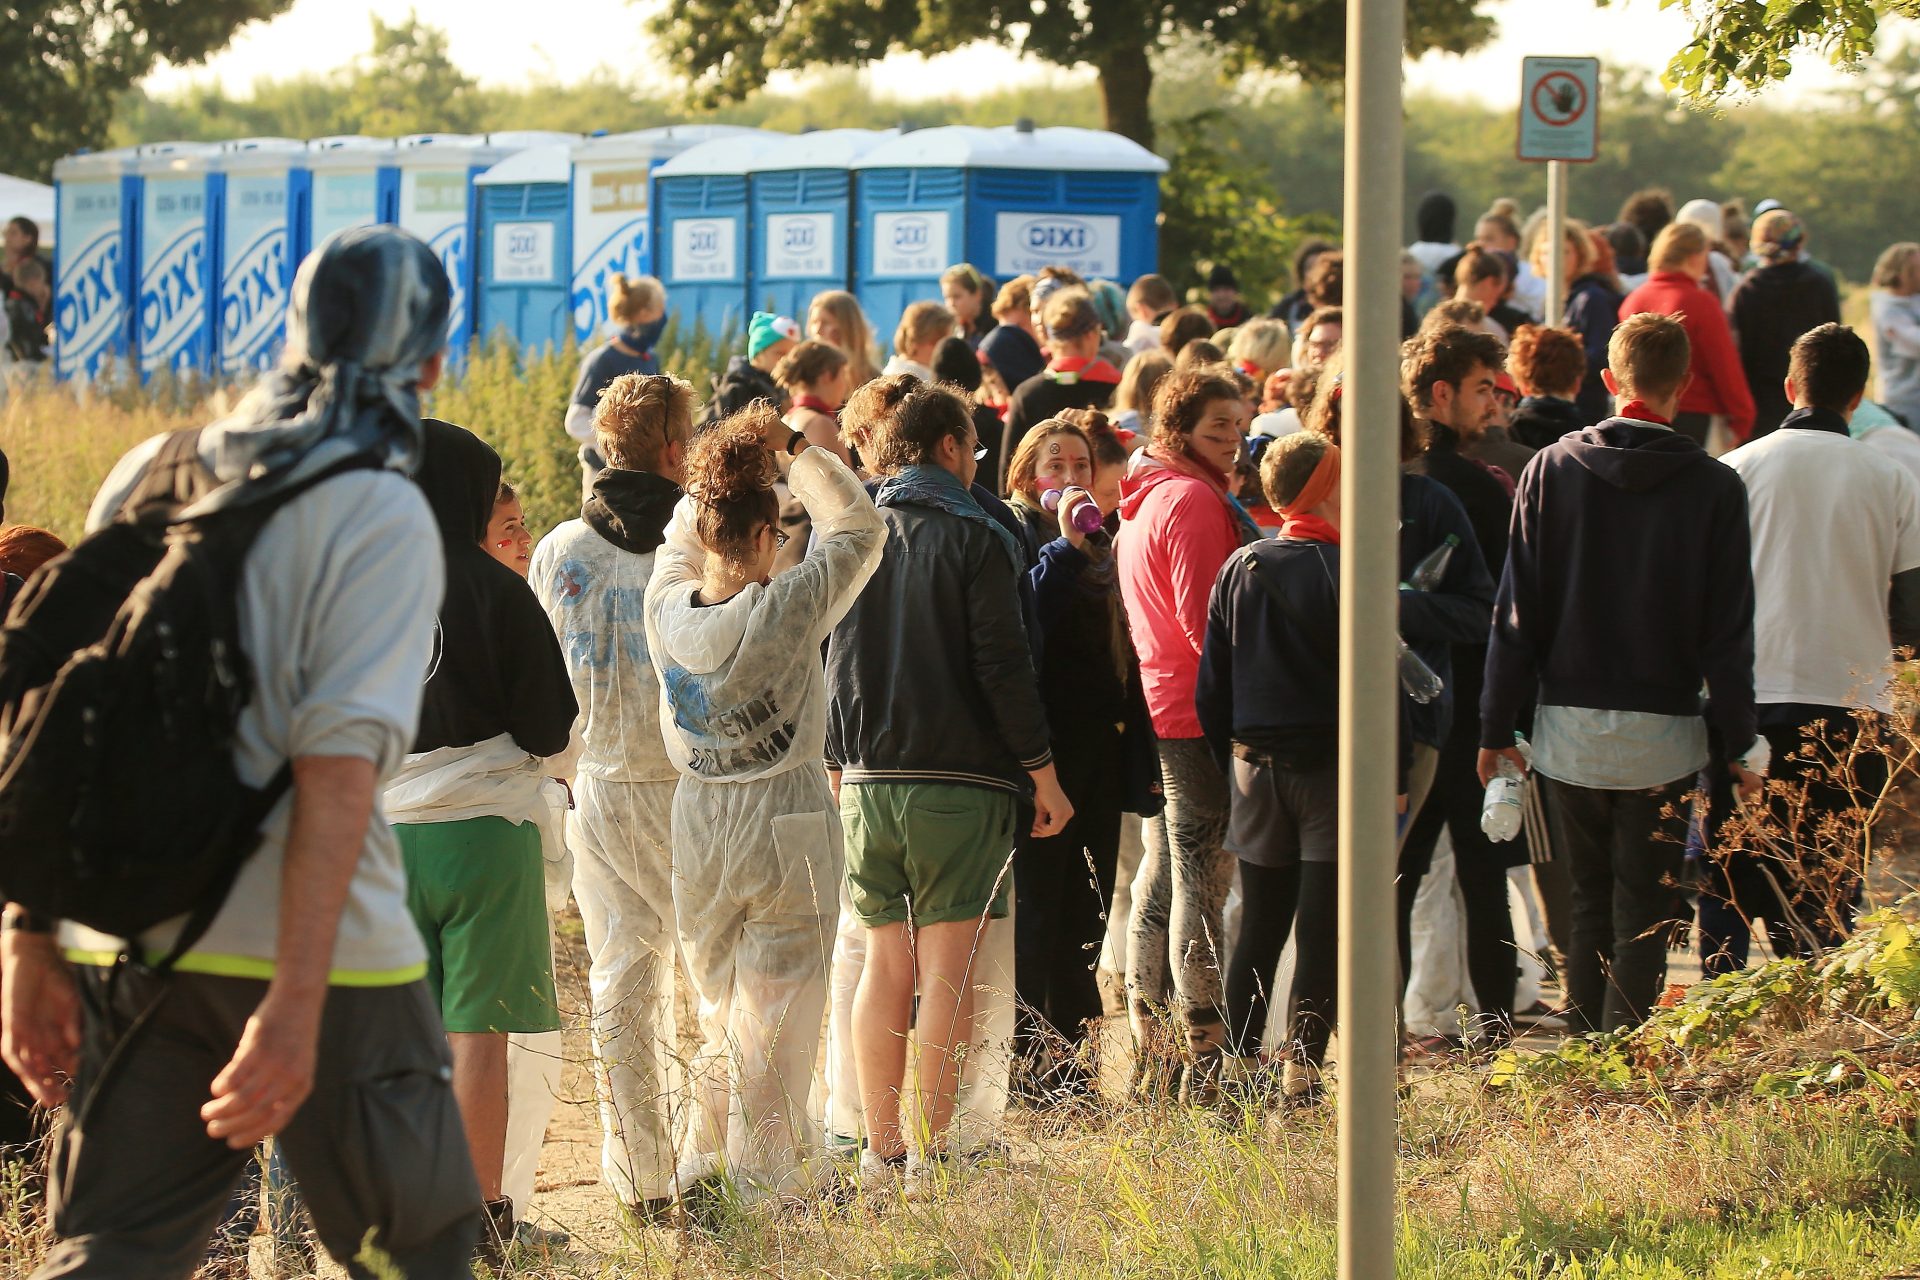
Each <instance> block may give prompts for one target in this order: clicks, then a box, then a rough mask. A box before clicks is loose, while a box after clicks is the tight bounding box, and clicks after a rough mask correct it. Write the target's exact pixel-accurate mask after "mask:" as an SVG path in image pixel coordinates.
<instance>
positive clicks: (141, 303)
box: [134, 142, 220, 380]
mask: <svg viewBox="0 0 1920 1280" xmlns="http://www.w3.org/2000/svg"><path fill="white" fill-rule="evenodd" d="M219 154H220V145H219V144H218V143H214V142H155V143H150V144H148V145H146V146H143V147H141V148H140V149H139V152H138V154H137V155H136V157H135V159H134V169H135V171H136V172H137V173H138V174H139V175H140V221H139V235H138V236H137V237H136V243H137V244H138V245H139V252H138V253H137V254H136V255H135V263H136V267H135V273H134V278H135V280H136V282H137V283H136V284H135V286H134V310H135V326H134V353H135V357H136V360H137V363H138V367H139V369H140V377H141V379H142V380H145V379H147V378H150V377H152V376H153V375H154V374H156V373H160V372H162V371H163V370H172V371H173V372H174V373H176V374H190V373H201V374H204V373H208V372H210V371H211V370H212V368H213V335H214V309H213V301H212V300H213V293H214V288H215V283H216V277H215V275H214V269H213V243H214V239H215V238H216V236H217V232H218V222H219V214H218V212H217V203H218V198H219V197H218V190H219V177H218V175H217V174H216V173H215V172H214V165H213V159H214V157H215V156H217V155H219ZM210 192H211V193H212V198H211V199H210V198H209V194H210Z"/></svg>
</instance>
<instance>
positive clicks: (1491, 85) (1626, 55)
mask: <svg viewBox="0 0 1920 1280" xmlns="http://www.w3.org/2000/svg"><path fill="white" fill-rule="evenodd" d="M962 2H964V0H962ZM410 10H411V11H414V12H417V13H418V14H419V15H420V17H421V19H422V20H423V21H425V22H428V23H430V24H432V25H434V26H437V27H440V28H442V29H443V30H445V31H446V32H447V33H448V37H449V39H450V41H451V44H452V51H453V57H454V59H455V61H457V62H458V63H459V64H460V66H461V67H463V68H464V69H465V70H466V71H467V73H468V74H470V75H472V76H475V77H476V78H477V79H479V80H481V81H483V82H486V83H491V84H512V83H514V82H516V81H518V80H520V79H522V78H523V77H525V76H527V75H528V74H529V73H536V72H544V73H547V74H549V75H552V76H556V77H560V78H568V77H573V76H579V75H584V74H586V73H588V72H590V71H592V70H593V69H594V68H595V67H598V66H601V65H609V66H611V67H613V68H615V69H616V70H619V71H621V72H623V73H625V74H627V75H629V76H639V75H644V74H648V73H652V74H664V72H663V70H662V69H661V66H660V64H659V63H658V62H657V61H656V60H655V59H654V57H653V54H652V52H651V49H650V46H649V42H648V40H647V38H646V35H645V34H644V32H643V31H642V30H641V20H642V18H643V16H644V14H645V13H646V10H647V6H646V5H645V4H633V3H629V2H628V0H544V2H543V3H542V4H541V5H540V18H539V20H538V21H536V22H530V23H510V22H502V21H500V18H499V10H498V8H496V7H495V6H493V5H475V4H472V3H470V0H295V2H294V4H293V7H292V8H291V9H289V10H288V11H287V12H286V13H284V14H282V15H281V16H280V17H278V18H275V19H274V20H272V21H271V22H266V23H255V24H253V25H251V26H249V27H248V28H246V29H245V30H244V31H243V32H242V33H241V34H240V36H239V37H238V38H237V39H236V40H235V41H234V42H233V44H232V45H231V46H229V47H228V49H227V50H226V51H225V52H224V53H221V54H219V55H218V56H216V57H214V58H213V59H212V60H211V61H210V62H209V63H208V64H206V65H205V66H204V67H197V68H188V69H185V70H180V69H174V68H163V69H162V70H160V71H158V72H156V73H154V74H153V75H152V76H150V77H149V78H148V80H147V84H148V87H149V88H150V89H153V90H155V91H165V90H167V89H170V88H174V87H178V86H180V85H182V84H184V83H186V82H189V81H194V80H205V79H208V78H213V79H217V80H219V81H220V82H221V83H222V84H224V85H225V86H227V87H228V88H229V89H230V90H234V91H244V90H245V89H246V88H247V87H248V86H249V85H250V84H251V83H252V82H253V81H254V80H255V79H256V78H259V77H263V76H264V77H279V76H286V75H291V74H294V73H296V72H299V71H306V70H318V69H325V68H330V67H335V66H339V65H341V64H343V63H346V62H348V61H349V60H351V59H352V58H353V57H354V56H355V55H357V54H359V53H361V52H363V51H364V50H365V49H366V47H367V45H368V42H369V30H368V24H367V23H366V22H365V21H364V20H360V21H355V20H352V19H350V18H348V17H347V15H348V14H351V13H354V12H356V11H362V12H372V13H377V14H380V15H381V16H382V17H383V18H385V19H387V20H388V21H398V20H401V19H404V18H405V17H406V15H407V13H408V11H410ZM1493 12H1494V14H1495V16H1496V18H1497V20H1498V21H1499V24H1500V31H1499V34H1498V35H1497V36H1496V37H1495V39H1494V40H1493V42H1492V43H1491V44H1489V45H1488V46H1487V47H1486V48H1484V49H1482V50H1481V51H1480V52H1478V53H1475V54H1473V55H1471V56H1469V57H1466V58H1455V57H1448V56H1440V55H1430V56H1429V57H1426V58H1423V59H1422V60H1421V61H1420V62H1419V63H1417V64H1415V65H1414V66H1413V67H1412V68H1411V70H1410V71H1409V73H1408V84H1409V87H1411V88H1417V89H1429V90H1432V91H1435V92H1438V93H1443V94H1451V95H1459V96H1463V97H1471V98H1477V99H1480V100H1481V101H1484V102H1487V103H1490V104H1493V105H1499V106H1510V105H1512V104H1513V103H1514V102H1515V101H1516V100H1517V99H1518V97H1519V79H1520V59H1521V57H1522V56H1524V55H1526V54H1552V55H1561V56H1573V55H1598V56H1599V57H1600V58H1602V59H1603V60H1605V61H1606V62H1609V63H1615V64H1631V65H1636V66H1641V67H1645V68H1648V69H1649V70H1655V71H1657V70H1658V69H1659V68H1660V66H1661V65H1663V64H1664V62H1665V60H1666V58H1667V57H1668V56H1669V55H1670V54H1671V53H1672V52H1673V51H1674V50H1676V49H1678V48H1679V47H1680V45H1681V44H1682V43H1683V42H1684V41H1685V38H1686V34H1687V32H1688V30H1689V26H1688V24H1687V21H1686V19H1685V18H1684V17H1683V16H1681V14H1680V12H1679V10H1678V8H1677V7H1676V8H1672V9H1666V10H1663V9H1661V8H1660V5H1659V0H1613V4H1612V5H1611V6H1610V7H1608V8H1604V9H1603V8H1599V7H1597V6H1595V5H1594V4H1592V3H1591V2H1590V0H1494V6H1493ZM870 74H871V76H872V79H873V83H874V85H875V87H876V88H877V89H878V90H880V91H881V92H884V93H891V94H894V95H898V96H901V97H940V96H946V95H949V94H952V95H958V96H964V95H966V94H968V93H969V92H970V91H973V90H975V89H977V88H979V87H982V86H999V85H1003V84H1006V83H1008V82H1009V81H1013V80H1017V79H1020V78H1022V77H1025V78H1030V79H1038V78H1040V77H1043V76H1046V75H1059V74H1061V73H1060V72H1059V71H1058V70H1057V69H1053V68H1048V67H1046V66H1045V65H1043V64H1040V63H1037V62H1021V61H1020V60H1018V59H1016V58H1015V57H1014V56H1013V55H1012V54H1011V53H1009V52H1008V51H1006V50H1004V49H1000V48H997V47H989V46H976V47H974V48H971V49H965V50H961V51H960V52H958V53H953V54H946V55H942V56H941V57H938V58H934V59H931V60H928V59H923V58H920V57H918V56H917V55H914V56H898V57H893V58H889V59H887V60H886V61H885V62H883V63H881V64H880V65H879V66H877V67H875V68H873V70H872V71H871V73H870ZM1844 82H1845V77H1843V76H1841V75H1839V74H1838V73H1836V72H1834V71H1833V70H1832V69H1831V68H1829V67H1827V66H1826V65H1825V64H1824V62H1823V61H1822V60H1821V59H1819V58H1817V57H1814V58H1807V59H1803V60H1802V61H1801V62H1800V63H1798V64H1796V67H1795V71H1794V75H1793V78H1792V80H1791V81H1789V83H1788V86H1787V87H1785V88H1783V89H1776V90H1774V91H1773V93H1775V94H1784V95H1786V96H1799V95H1800V94H1803V93H1805V92H1807V91H1809V90H1815V89H1823V88H1832V87H1834V86H1836V85H1839V84H1843V83H1844Z"/></svg>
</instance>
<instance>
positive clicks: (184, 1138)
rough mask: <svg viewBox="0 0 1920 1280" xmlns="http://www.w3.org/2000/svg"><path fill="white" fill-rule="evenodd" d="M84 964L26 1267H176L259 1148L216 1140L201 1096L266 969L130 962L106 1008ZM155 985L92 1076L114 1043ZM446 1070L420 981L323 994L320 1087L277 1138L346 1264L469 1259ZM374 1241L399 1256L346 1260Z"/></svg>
mask: <svg viewBox="0 0 1920 1280" xmlns="http://www.w3.org/2000/svg"><path fill="white" fill-rule="evenodd" d="M79 976H80V993H81V1002H82V1006H83V1009H84V1013H85V1032H84V1034H85V1041H84V1043H83V1045H82V1047H81V1059H80V1070H79V1075H78V1078H77V1079H76V1081H75V1087H74V1093H73V1099H72V1103H71V1105H69V1106H68V1108H67V1109H66V1111H65V1113H64V1114H63V1116H62V1118H61V1122H60V1126H59V1129H58V1131H57V1134H56V1139H55V1146H54V1151H53V1158H52V1162H51V1167H50V1169H49V1179H48V1181H49V1188H50V1191H49V1200H50V1206H51V1210H52V1221H53V1234H54V1237H55V1239H54V1243H53V1247H52V1249H51V1250H50V1251H49V1252H48V1254H47V1257H46V1259H45V1261H43V1262H42V1263H41V1265H40V1269H39V1270H38V1271H36V1272H34V1277H35V1280H54V1278H55V1277H63V1276H85V1277H98V1278H100V1280H107V1278H109V1277H110V1278H112V1280H134V1278H135V1277H139V1278H140V1280H173V1278H175V1277H179V1278H180V1280H185V1277H187V1276H190V1275H192V1274H193V1272H194V1271H195V1270H196V1269H197V1268H198V1267H199V1265H200V1261H201V1259H202V1257H203V1256H204V1254H205V1252H206V1248H207V1240H208V1238H209V1237H210V1236H211V1235H212V1234H213V1230H214V1226H215V1225H216V1223H217V1222H218V1221H219V1219H220V1217H221V1214H222V1213H223V1212H224V1211H225V1210H226V1207H227V1201H228V1198H229V1197H230V1196H231V1195H232V1193H233V1189H234V1187H235V1186H236V1185H237V1184H238V1183H239V1181H240V1178H241V1176H242V1175H243V1174H244V1173H245V1171H246V1166H247V1162H248V1161H250V1160H252V1159H253V1158H254V1153H253V1152H252V1151H250V1150H248V1151H234V1150H231V1149H230V1148H228V1146H227V1145H226V1144H225V1143H224V1142H217V1141H215V1140H214V1139H212V1138H209V1137H208V1136H207V1130H206V1125H205V1124H204V1122H202V1121H201V1119H200V1108H201V1106H202V1105H203V1104H204V1103H205V1102H206V1101H207V1100H208V1098H209V1096H210V1086H211V1084H212V1082H213V1078H214V1077H215V1076H216V1075H218V1074H219V1073H220V1071H221V1070H222V1069H223V1068H225V1066H226V1065H227V1062H228V1061H229V1060H230V1059H231V1058H232V1056H233V1051H234V1047H235V1046H236V1045H237V1044H238V1043H239V1041H240V1034H241V1032H242V1031H243V1030H244V1029H245V1027H246V1023H247V1019H248V1017H250V1016H251V1015H252V1013H253V1011H254V1009H255V1008H256V1007H257V1006H258V1005H259V1003H260V1000H261V997H262V996H264V995H265V994H266V989H267V984H266V983H265V982H264V981H260V980H257V979H248V978H216V977H210V976H207V975H203V974H188V973H182V974H174V975H172V976H171V977H167V978H158V977H155V976H153V975H152V974H149V973H145V972H143V971H138V970H128V971H127V972H125V973H123V974H122V975H121V977H120V980H119V982H118V984H117V985H116V986H115V987H114V988H113V989H112V992H111V995H112V1000H111V1006H109V1003H108V995H109V986H108V982H107V972H106V971H105V970H103V969H96V968H81V969H80V970H79ZM163 989H164V994H163ZM156 997H158V998H159V999H160V1004H159V1005H158V1007H157V1009H156V1010H155V1012H154V1014H153V1016H152V1018H151V1020H150V1021H149V1022H148V1024H147V1025H146V1026H145V1027H144V1029H142V1030H141V1032H140V1034H139V1036H138V1038H137V1039H135V1040H134V1041H133V1043H132V1044H131V1046H130V1047H129V1049H128V1051H127V1052H126V1054H125V1055H123V1057H122V1059H121V1061H120V1062H119V1064H118V1065H117V1066H115V1067H114V1069H113V1071H112V1073H111V1074H110V1075H109V1076H108V1078H107V1080H106V1084H105V1087H104V1089H101V1088H99V1086H100V1070H101V1067H102V1065H103V1063H104V1062H105V1061H106V1058H107V1055H108V1054H109V1053H111V1052H112V1050H113V1047H114V1045H115V1044H116V1043H117V1042H118V1040H119V1038H120V1036H121V1035H123V1034H124V1033H125V1031H126V1029H127V1027H128V1026H129V1025H130V1024H131V1022H132V1021H133V1019H135V1018H136V1017H138V1016H139V1015H140V1014H141V1012H142V1011H143V1010H145V1009H147V1008H148V1007H149V1006H150V1005H152V1004H153V1002H154V1000H155V999H156ZM451 1077H452V1067H451V1064H450V1059H449V1058H448V1055H447V1045H446V1037H445V1035H444V1033H443V1032H442V1031H441V1029H440V1019H439V1016H438V1015H437V1013H436V1012H435V1010H434V1005H433V999H432V997H431V996H430V995H429V994H428V992H427V986H426V983H424V982H414V983H410V984H408V985H406V986H399V987H367V988H354V987H335V988H333V989H332V990H330V991H329V992H328V994H327V1004H326V1010H325V1012H324V1014H323V1015H322V1019H321V1028H320V1052H319V1059H318V1068H317V1071H316V1075H315V1080H314V1086H313V1092H312V1093H311V1094H310V1095H309V1096H308V1098H307V1100H306V1102H305V1103H304V1104H302V1106H301V1107H300V1110H299V1111H297V1112H295V1113H294V1117H293V1119H292V1120H291V1121H290V1122H289V1123H288V1124H287V1127H286V1128H285V1129H284V1130H282V1131H281V1133H280V1136H279V1138H278V1142H279V1144H280V1149H281V1150H282V1151H283V1152H284V1153H285V1155H286V1158H287V1163H288V1164H289V1165H290V1166H291V1168H292V1170H293V1174H294V1177H295V1178H296V1179H298V1181H299V1184H300V1194H301V1196H302V1198H303V1199H304V1200H305V1202H306V1205H307V1208H308V1210H309V1211H310V1212H311V1214H312V1217H313V1224H314V1229H315V1231H316V1232H317V1233H318V1234H319V1236H320V1242H321V1243H322V1244H323V1245H325V1246H326V1249H327V1252H328V1253H330V1254H332V1255H333V1257H334V1259H335V1260H336V1261H338V1262H340V1263H341V1264H342V1265H344V1266H345V1267H346V1268H347V1270H348V1272H349V1274H351V1275H352V1276H354V1277H355V1278H356V1280H361V1278H363V1277H372V1276H374V1275H376V1274H383V1275H399V1276H404V1277H405V1278H406V1280H456V1278H457V1280H467V1277H469V1276H470V1274H471V1272H470V1270H469V1266H470V1259H471V1258H472V1256H473V1251H474V1247H475V1245H476V1244H477V1243H478V1242H479V1239H480V1217H481V1205H480V1188H479V1184H478V1183H477V1182H475V1180H474V1176H473V1167H472V1165H471V1163H470V1162H469V1160H468V1158H467V1140H466V1134H465V1130H464V1129H462V1127H461V1124H460V1111H459V1107H458V1105H457V1104H456V1103H455V1102H454V1097H453V1089H452V1086H451V1084H450V1080H451ZM96 1090H98V1096H97V1097H95V1096H93V1095H94V1094H95V1092H96ZM369 1244H370V1245H371V1246H372V1248H373V1249H376V1250H379V1251H382V1252H384V1254H385V1262H386V1264H387V1265H388V1266H390V1267H391V1268H392V1269H391V1270H387V1271H376V1270H375V1269H372V1268H369V1267H368V1266H367V1265H366V1264H365V1263H363V1262H359V1261H356V1257H357V1256H359V1255H361V1254H362V1251H363V1247H364V1246H366V1245H369Z"/></svg>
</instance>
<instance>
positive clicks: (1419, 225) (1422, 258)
mask: <svg viewBox="0 0 1920 1280" xmlns="http://www.w3.org/2000/svg"><path fill="white" fill-rule="evenodd" d="M1458 217H1459V212H1458V210H1457V209H1456V207H1455V205H1454V203H1453V197H1452V196H1450V195H1448V194H1447V193H1446V192H1444V191H1429V192H1427V194H1425V195H1423V196H1421V197H1420V204H1419V207H1418V208H1416V209H1415V210H1414V214H1413V225H1414V230H1415V231H1416V232H1418V234H1419V236H1420V238H1419V239H1418V240H1415V241H1414V242H1413V243H1412V244H1410V245H1408V246H1407V252H1408V253H1409V254H1411V255H1412V256H1413V259H1414V260H1415V261H1416V262H1418V263H1419V264H1420V269H1421V270H1422V271H1424V272H1426V274H1427V275H1428V277H1430V278H1434V277H1437V276H1438V275H1439V271H1440V264H1441V263H1443V262H1450V261H1452V260H1453V259H1454V258H1456V257H1458V256H1459V254H1460V246H1459V245H1457V244H1455V243H1454V240H1453V228H1454V222H1455V220H1456V219H1457V218H1458Z"/></svg>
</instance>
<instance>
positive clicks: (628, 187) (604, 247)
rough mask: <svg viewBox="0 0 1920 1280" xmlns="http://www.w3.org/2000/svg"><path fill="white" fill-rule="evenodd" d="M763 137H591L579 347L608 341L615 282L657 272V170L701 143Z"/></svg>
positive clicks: (576, 239) (705, 128)
mask: <svg viewBox="0 0 1920 1280" xmlns="http://www.w3.org/2000/svg"><path fill="white" fill-rule="evenodd" d="M759 132H761V131H760V130H757V129H747V128H742V127H741V126H739V125H730V124H691V125H688V124H676V125H667V126H664V127H661V128H657V129H640V130H636V131H635V132H632V133H616V134H607V135H604V136H601V137H597V138H588V139H587V140H586V141H585V142H582V143H581V144H580V145H579V146H577V147H575V148H574V149H573V178H572V187H571V191H572V195H571V200H572V208H573V218H572V226H571V239H572V241H573V259H572V276H571V281H572V283H571V286H570V296H571V301H572V307H573V336H574V338H575V340H576V341H578V342H579V343H580V345H581V346H583V347H587V346H592V345H594V344H596V343H599V342H601V341H602V340H604V339H605V338H606V337H607V336H608V328H607V281H608V280H609V279H610V278H612V277H613V276H614V275H616V274H617V275H624V276H627V277H629V278H631V277H634V276H644V275H654V274H656V273H657V272H656V268H655V265H654V254H653V219H652V216H651V215H652V190H651V186H650V183H651V179H652V174H653V170H654V169H655V168H657V167H658V166H659V165H661V164H664V163H665V162H666V161H668V160H671V159H672V158H673V157H675V156H677V155H679V154H680V153H681V152H683V151H686V150H688V149H689V148H692V147H697V146H699V145H701V144H702V143H705V142H711V141H713V140H714V139H716V138H729V137H737V136H740V135H742V134H755V133H759Z"/></svg>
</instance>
